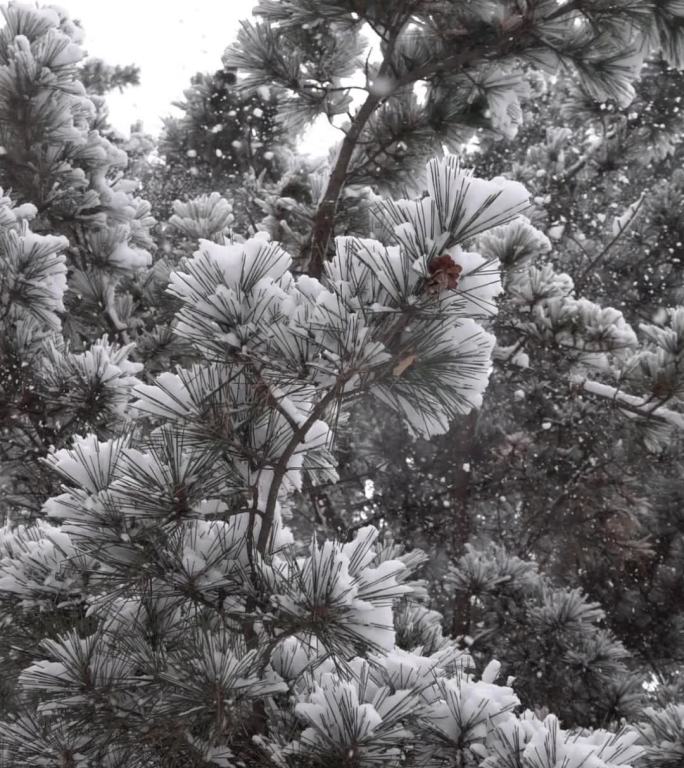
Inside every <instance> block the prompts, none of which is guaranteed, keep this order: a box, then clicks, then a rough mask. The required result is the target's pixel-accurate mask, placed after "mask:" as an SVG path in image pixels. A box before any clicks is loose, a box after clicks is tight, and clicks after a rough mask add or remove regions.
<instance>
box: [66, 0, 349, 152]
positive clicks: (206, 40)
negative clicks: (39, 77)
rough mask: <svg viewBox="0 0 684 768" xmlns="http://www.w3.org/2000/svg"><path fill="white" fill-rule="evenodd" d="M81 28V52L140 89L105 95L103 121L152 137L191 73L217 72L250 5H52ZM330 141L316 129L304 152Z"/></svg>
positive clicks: (197, 1)
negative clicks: (127, 67) (120, 69)
mask: <svg viewBox="0 0 684 768" xmlns="http://www.w3.org/2000/svg"><path fill="white" fill-rule="evenodd" d="M57 2H58V4H59V5H61V6H62V7H63V8H66V9H67V10H68V11H69V14H70V15H71V16H72V17H73V18H77V19H80V20H81V21H82V23H83V27H84V29H85V34H86V37H85V48H86V50H87V51H88V54H89V55H91V56H96V57H98V58H101V59H104V60H105V61H106V62H108V63H109V64H137V65H138V66H139V67H140V70H141V72H140V74H141V84H140V86H138V87H137V88H130V89H128V90H127V91H126V92H124V93H123V94H119V93H117V92H114V93H112V94H110V95H109V96H108V99H107V100H108V103H109V107H110V113H111V122H112V124H113V125H114V126H115V127H116V128H118V129H119V130H121V131H123V132H125V133H127V132H128V129H129V127H130V125H131V123H133V122H134V121H136V120H138V119H141V120H143V123H144V126H145V129H146V130H148V131H150V132H151V133H155V134H156V133H157V132H158V130H159V128H160V125H161V118H162V117H163V116H165V115H168V114H170V113H171V112H172V111H173V110H172V108H171V102H172V101H175V100H177V99H180V98H181V97H182V95H183V90H184V89H185V88H187V87H188V84H189V82H190V77H191V76H192V75H193V74H194V73H195V72H210V71H214V70H216V69H218V68H219V67H220V66H221V55H222V53H223V51H224V49H225V48H226V46H227V45H228V44H229V43H230V42H232V41H233V40H234V39H235V36H236V34H237V30H238V28H239V21H240V19H244V18H249V17H250V16H251V9H252V8H253V7H254V5H256V0H117V2H116V3H112V2H110V0H107V1H106V2H105V1H103V0H57ZM333 140H335V136H334V132H332V131H331V129H328V130H323V129H321V128H320V127H319V128H318V129H317V130H314V131H313V132H311V133H309V134H308V135H307V137H306V143H305V146H306V151H307V152H311V153H312V154H324V153H325V151H326V148H327V147H328V146H329V145H330V143H331V142H332V141H333Z"/></svg>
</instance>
